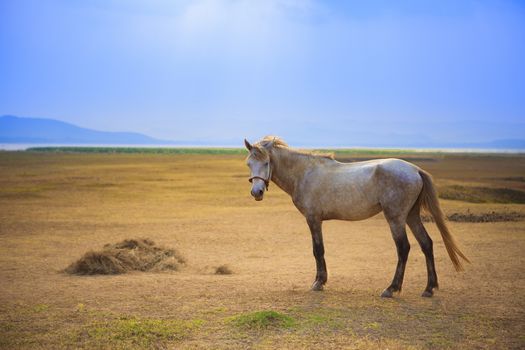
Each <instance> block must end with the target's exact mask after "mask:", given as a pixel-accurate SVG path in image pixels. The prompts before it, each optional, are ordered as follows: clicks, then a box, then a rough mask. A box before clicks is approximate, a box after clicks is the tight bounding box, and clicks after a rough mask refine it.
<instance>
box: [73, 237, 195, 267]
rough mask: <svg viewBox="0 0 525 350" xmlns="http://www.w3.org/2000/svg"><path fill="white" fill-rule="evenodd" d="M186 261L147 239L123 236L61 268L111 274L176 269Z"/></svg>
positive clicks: (171, 250)
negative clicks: (122, 238) (113, 242)
mask: <svg viewBox="0 0 525 350" xmlns="http://www.w3.org/2000/svg"><path fill="white" fill-rule="evenodd" d="M185 263H186V261H185V259H184V258H183V257H182V256H181V255H180V254H179V253H178V252H177V251H176V250H175V249H170V248H162V247H158V246H156V245H155V243H154V242H153V241H151V240H149V239H126V240H124V241H122V242H119V243H116V244H106V245H105V246H104V248H103V249H102V250H100V251H90V252H87V253H86V254H84V256H83V257H82V258H80V259H79V260H77V261H75V262H74V263H72V264H71V265H69V266H68V267H67V268H66V269H65V270H64V271H65V272H67V273H69V274H75V275H114V274H121V273H126V272H128V271H165V270H178V269H180V267H181V266H182V265H184V264H185Z"/></svg>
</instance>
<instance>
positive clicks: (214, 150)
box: [27, 147, 247, 154]
mask: <svg viewBox="0 0 525 350" xmlns="http://www.w3.org/2000/svg"><path fill="white" fill-rule="evenodd" d="M27 152H48V153H148V154H246V152H247V151H246V149H244V148H221V147H203V148H196V147H191V148H190V147H178V148H171V147H31V148H28V149H27Z"/></svg>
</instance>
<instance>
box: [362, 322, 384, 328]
mask: <svg viewBox="0 0 525 350" xmlns="http://www.w3.org/2000/svg"><path fill="white" fill-rule="evenodd" d="M379 328H381V324H379V323H378V322H370V323H367V324H366V326H365V329H374V330H377V329H379Z"/></svg>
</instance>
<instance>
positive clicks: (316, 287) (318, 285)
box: [311, 281, 323, 292]
mask: <svg viewBox="0 0 525 350" xmlns="http://www.w3.org/2000/svg"><path fill="white" fill-rule="evenodd" d="M311 289H312V290H313V291H315V292H320V291H322V290H323V283H322V282H321V281H315V282H314V284H312V288H311Z"/></svg>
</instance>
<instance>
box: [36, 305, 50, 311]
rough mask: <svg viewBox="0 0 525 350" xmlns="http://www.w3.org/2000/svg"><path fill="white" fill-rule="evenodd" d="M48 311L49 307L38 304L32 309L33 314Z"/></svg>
mask: <svg viewBox="0 0 525 350" xmlns="http://www.w3.org/2000/svg"><path fill="white" fill-rule="evenodd" d="M48 309H49V305H47V304H38V305H36V306H35V307H34V308H33V311H34V312H44V311H47V310H48Z"/></svg>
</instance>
